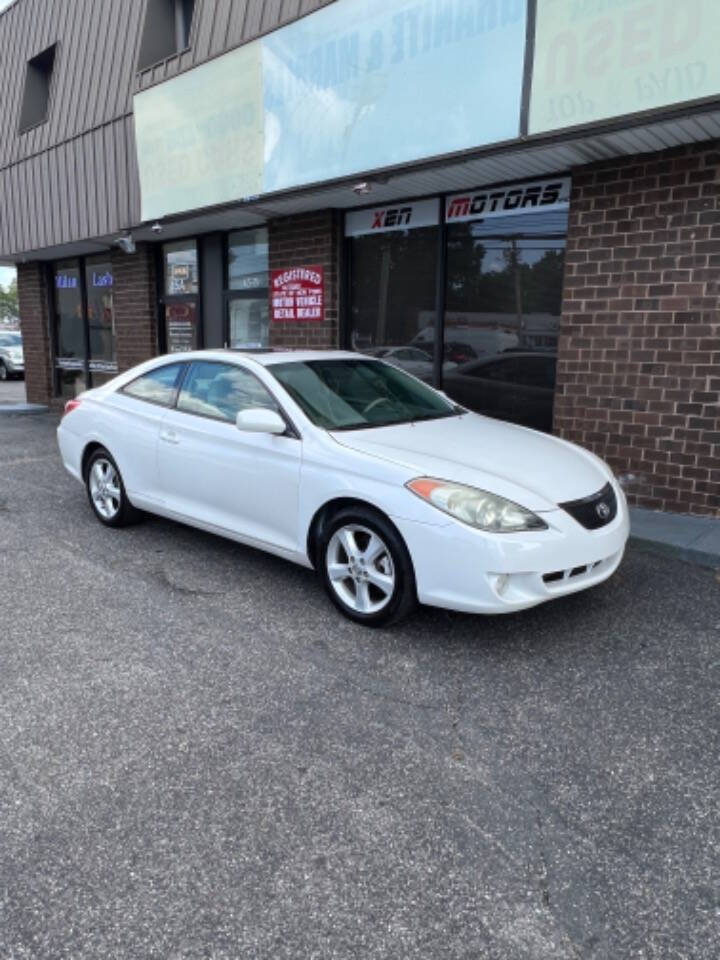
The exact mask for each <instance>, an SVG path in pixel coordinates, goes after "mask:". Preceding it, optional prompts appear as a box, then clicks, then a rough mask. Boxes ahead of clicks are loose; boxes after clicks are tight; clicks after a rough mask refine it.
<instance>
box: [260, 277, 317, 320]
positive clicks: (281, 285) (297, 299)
mask: <svg viewBox="0 0 720 960" xmlns="http://www.w3.org/2000/svg"><path fill="white" fill-rule="evenodd" d="M324 319H325V269H324V267H322V266H319V265H314V266H310V267H288V268H287V269H284V270H272V271H271V272H270V322H271V323H322V322H323V320H324Z"/></svg>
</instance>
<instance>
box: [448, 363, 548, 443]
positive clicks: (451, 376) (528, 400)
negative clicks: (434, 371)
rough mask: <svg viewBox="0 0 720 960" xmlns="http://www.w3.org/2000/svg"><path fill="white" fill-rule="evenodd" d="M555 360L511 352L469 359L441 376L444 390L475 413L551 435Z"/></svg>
mask: <svg viewBox="0 0 720 960" xmlns="http://www.w3.org/2000/svg"><path fill="white" fill-rule="evenodd" d="M556 359H557V358H556V356H555V354H548V353H521V352H514V351H513V352H508V353H504V354H501V355H496V356H494V357H483V358H481V359H479V360H471V361H470V362H469V363H464V364H462V365H461V366H459V367H457V369H455V370H453V371H450V372H449V373H448V374H447V375H446V376H445V377H444V389H445V392H446V393H447V394H448V396H449V397H451V398H452V399H453V400H456V401H457V402H458V403H461V404H462V405H463V406H465V407H468V408H469V409H470V410H474V411H476V412H477V413H484V414H487V415H488V416H490V417H497V418H498V419H501V420H510V421H512V422H513V423H519V424H522V425H524V426H527V427H533V428H534V429H536V430H545V431H547V432H550V431H551V430H552V416H553V398H554V395H555V366H556Z"/></svg>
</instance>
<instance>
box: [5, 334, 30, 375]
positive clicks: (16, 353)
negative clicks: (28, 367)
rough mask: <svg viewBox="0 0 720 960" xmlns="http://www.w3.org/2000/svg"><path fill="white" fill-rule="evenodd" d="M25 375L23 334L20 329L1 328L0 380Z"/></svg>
mask: <svg viewBox="0 0 720 960" xmlns="http://www.w3.org/2000/svg"><path fill="white" fill-rule="evenodd" d="M24 376H25V355H24V353H23V342H22V334H21V333H20V332H19V331H18V330H0V380H7V379H8V378H9V377H24Z"/></svg>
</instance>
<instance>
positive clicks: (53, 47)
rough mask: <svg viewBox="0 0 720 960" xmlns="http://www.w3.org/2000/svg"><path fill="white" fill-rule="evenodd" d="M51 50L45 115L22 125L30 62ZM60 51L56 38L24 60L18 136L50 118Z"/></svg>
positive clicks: (30, 131)
mask: <svg viewBox="0 0 720 960" xmlns="http://www.w3.org/2000/svg"><path fill="white" fill-rule="evenodd" d="M50 51H52V66H51V68H50V71H49V73H50V76H49V79H48V91H47V103H46V104H45V116H44V117H43V119H42V120H35V121H33V122H32V123H29V124H27V125H26V126H23V125H22V119H23V113H24V112H25V97H26V95H27V82H28V76H29V72H30V69H31V64H33V63H34V62H35V61H37V60H39V59H40V58H41V57H45V56H46V55H47V54H49V53H50ZM59 53H60V42H59V41H58V40H56V41H55V43H51V44H50V45H49V46H47V47H45V49H44V50H41V51H40V52H39V53H36V54H35V56H34V57H30V59H29V60H26V61H25V80H24V83H23V95H22V100H21V101H20V115H19V117H18V127H17V135H18V137H24V136H25V135H26V134H28V133H32V131H33V130H37V128H38V127H42V126H44V125H45V124H46V123H47V122H48V121H49V120H50V113H51V111H52V107H53V99H54V93H55V72H56V66H57V59H58V54H59Z"/></svg>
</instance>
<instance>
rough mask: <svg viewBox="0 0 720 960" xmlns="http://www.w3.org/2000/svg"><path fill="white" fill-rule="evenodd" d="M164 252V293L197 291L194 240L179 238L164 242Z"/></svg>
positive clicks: (195, 292) (178, 293)
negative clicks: (178, 239)
mask: <svg viewBox="0 0 720 960" xmlns="http://www.w3.org/2000/svg"><path fill="white" fill-rule="evenodd" d="M163 251H164V254H165V295H166V296H168V297H177V296H188V295H194V294H197V293H198V292H199V288H200V284H199V281H198V253H197V243H196V242H195V241H194V240H180V241H179V242H177V243H166V244H165V246H164V247H163Z"/></svg>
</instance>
